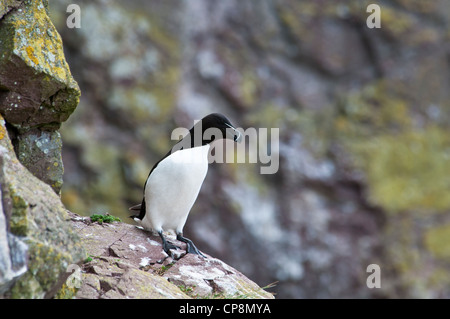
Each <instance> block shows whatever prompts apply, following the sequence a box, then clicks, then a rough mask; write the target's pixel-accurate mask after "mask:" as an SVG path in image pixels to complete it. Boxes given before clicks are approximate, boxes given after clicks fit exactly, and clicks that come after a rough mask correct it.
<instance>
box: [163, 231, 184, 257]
mask: <svg viewBox="0 0 450 319" xmlns="http://www.w3.org/2000/svg"><path fill="white" fill-rule="evenodd" d="M158 234H159V237H161V240H162V246H163V250H164V252H165V253H166V254H167V255H169V256H172V253H171V251H170V250H171V249H175V250H177V249H181V247H178V246H176V245H174V244H172V243H171V242H170V241H168V240H166V238H165V237H164V235H163V233H162V231H159V232H158Z"/></svg>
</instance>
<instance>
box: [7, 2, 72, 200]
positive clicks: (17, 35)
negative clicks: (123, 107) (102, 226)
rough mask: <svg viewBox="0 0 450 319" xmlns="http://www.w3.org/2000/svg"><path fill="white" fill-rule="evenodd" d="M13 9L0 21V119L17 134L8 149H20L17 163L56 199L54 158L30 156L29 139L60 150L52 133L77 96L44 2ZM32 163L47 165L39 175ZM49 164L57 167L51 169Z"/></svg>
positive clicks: (56, 157) (58, 184)
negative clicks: (46, 142)
mask: <svg viewBox="0 0 450 319" xmlns="http://www.w3.org/2000/svg"><path fill="white" fill-rule="evenodd" d="M14 5H15V7H14V10H10V11H8V12H7V13H6V14H5V15H4V16H3V17H2V18H1V22H2V27H1V28H0V113H1V114H2V116H3V117H4V119H5V120H6V122H7V123H8V124H9V125H11V129H14V130H15V131H16V133H17V134H18V137H19V138H17V139H14V140H13V143H14V144H15V146H16V147H17V148H19V149H20V153H18V155H19V156H18V157H19V160H20V161H21V162H22V163H23V164H24V165H25V166H26V167H27V168H28V169H29V170H30V171H31V172H32V173H33V174H35V175H39V177H40V178H42V179H43V180H44V181H45V182H46V183H48V184H49V185H51V186H52V187H53V188H54V190H55V192H57V193H59V191H60V188H61V185H62V161H61V159H60V155H58V154H55V152H53V151H48V152H47V153H46V152H45V150H44V151H42V152H34V149H33V145H32V144H33V143H34V139H33V138H31V139H29V137H30V136H31V135H47V137H48V138H50V139H51V140H52V142H55V144H54V145H55V147H56V148H58V145H59V148H60V144H61V139H60V136H59V135H58V134H56V135H55V134H54V133H53V132H54V131H55V130H56V129H59V127H60V125H61V123H62V122H64V121H65V120H67V118H68V117H69V116H70V114H71V113H72V112H73V111H74V110H75V108H76V106H77V105H78V102H79V98H80V90H79V88H78V84H77V82H76V81H75V80H74V78H73V77H72V75H71V72H70V69H69V66H68V64H67V62H66V60H65V57H64V52H63V47H62V41H61V37H60V36H59V34H58V32H57V31H56V29H55V27H54V25H53V23H52V22H51V20H50V18H49V17H48V14H47V1H41V0H26V1H23V2H21V3H18V2H14ZM5 11H6V10H5ZM30 130H33V132H31V133H30V132H29V131H30ZM37 130H39V131H42V133H40V132H37ZM59 153H60V152H59ZM38 161H43V162H46V164H44V165H47V164H50V165H47V167H46V169H45V170H44V171H42V170H41V168H42V167H41V166H39V165H38V166H36V165H35V163H36V162H38ZM55 161H56V162H57V165H51V163H55Z"/></svg>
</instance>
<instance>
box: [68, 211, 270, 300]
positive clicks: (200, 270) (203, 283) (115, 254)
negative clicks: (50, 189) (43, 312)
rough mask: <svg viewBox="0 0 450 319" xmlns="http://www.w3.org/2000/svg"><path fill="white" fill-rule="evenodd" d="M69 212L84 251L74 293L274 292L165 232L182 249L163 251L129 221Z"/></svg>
mask: <svg viewBox="0 0 450 319" xmlns="http://www.w3.org/2000/svg"><path fill="white" fill-rule="evenodd" d="M70 217H71V221H72V225H73V228H74V229H75V231H76V232H77V233H78V235H79V236H80V238H81V244H82V246H84V247H85V249H86V251H87V254H88V255H89V258H88V259H87V260H86V261H85V263H84V264H83V265H82V267H81V268H82V278H81V287H80V288H79V290H78V292H77V294H76V298H80V299H82V298H102V299H103V298H105V299H110V298H171V299H174V298H176V299H178V298H273V295H272V294H271V293H269V292H267V291H265V290H263V289H262V288H260V287H259V286H258V285H257V284H256V283H254V282H253V281H251V280H250V279H248V278H247V277H246V276H244V275H243V274H242V273H241V272H239V271H237V270H236V269H234V268H232V267H231V266H229V265H227V264H225V263H224V262H222V261H221V260H219V259H216V258H213V257H211V256H209V255H207V257H208V258H202V257H199V256H197V255H193V254H186V252H185V250H184V249H185V247H186V245H185V244H184V243H182V242H179V241H177V240H176V239H175V238H170V236H169V238H170V239H169V240H170V241H172V242H174V243H175V244H176V245H177V246H180V247H181V250H177V251H176V252H174V254H173V255H172V256H167V254H166V253H164V251H163V250H162V246H161V241H160V239H159V237H158V236H153V235H152V233H150V232H147V231H144V230H141V229H139V228H137V227H135V226H133V225H129V224H125V223H122V222H114V223H103V224H98V223H92V222H91V221H90V219H89V217H81V216H78V215H76V214H74V213H70ZM172 257H174V258H172Z"/></svg>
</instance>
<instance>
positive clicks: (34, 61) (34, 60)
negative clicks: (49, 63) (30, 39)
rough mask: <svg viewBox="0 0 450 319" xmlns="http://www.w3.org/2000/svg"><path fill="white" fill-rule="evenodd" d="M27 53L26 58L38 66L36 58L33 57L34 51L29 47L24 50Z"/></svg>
mask: <svg viewBox="0 0 450 319" xmlns="http://www.w3.org/2000/svg"><path fill="white" fill-rule="evenodd" d="M25 50H26V52H27V56H28V58H29V59H30V60H31V61H33V63H34V64H36V65H38V64H39V60H38V59H37V58H36V56H35V55H34V49H33V48H32V47H30V46H28V47H27V48H26V49H25Z"/></svg>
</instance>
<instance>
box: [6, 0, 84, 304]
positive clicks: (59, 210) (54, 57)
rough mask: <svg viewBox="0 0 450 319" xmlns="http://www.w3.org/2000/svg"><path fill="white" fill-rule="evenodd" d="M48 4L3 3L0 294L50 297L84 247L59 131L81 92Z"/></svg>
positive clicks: (77, 260) (80, 255)
mask: <svg viewBox="0 0 450 319" xmlns="http://www.w3.org/2000/svg"><path fill="white" fill-rule="evenodd" d="M47 10H48V6H47V1H6V2H2V5H1V6H0V114H1V115H0V192H1V201H0V208H1V209H0V296H5V297H11V298H42V297H52V296H53V295H54V294H55V293H56V291H57V290H59V289H60V288H61V285H62V283H63V281H64V279H65V278H66V277H67V274H66V269H67V267H68V265H69V264H72V263H77V262H80V261H81V260H82V259H83V257H84V251H83V248H82V247H81V246H80V245H79V243H78V237H77V235H76V234H75V233H74V232H73V231H72V229H71V227H70V226H69V224H68V223H67V221H68V215H67V213H66V210H65V207H64V205H63V204H62V203H61V200H60V198H59V195H58V194H59V192H60V189H61V186H62V178H63V163H62V160H61V135H60V134H59V132H58V129H59V127H60V125H61V123H62V122H63V121H65V120H67V118H68V116H69V115H70V114H71V113H72V112H73V110H74V109H75V107H76V106H77V104H78V101H79V96H80V90H79V88H78V85H77V83H76V81H75V80H74V79H73V77H72V75H71V73H70V70H69V67H68V65H67V62H66V60H65V57H64V53H63V49H62V42H61V38H60V36H59V34H58V32H57V31H56V29H55V27H54V26H53V24H52V22H51V20H50V18H49V17H48V11H47Z"/></svg>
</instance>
